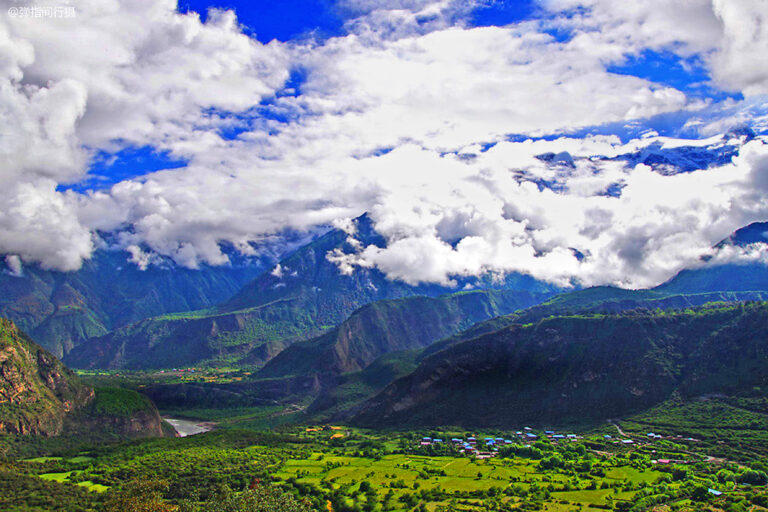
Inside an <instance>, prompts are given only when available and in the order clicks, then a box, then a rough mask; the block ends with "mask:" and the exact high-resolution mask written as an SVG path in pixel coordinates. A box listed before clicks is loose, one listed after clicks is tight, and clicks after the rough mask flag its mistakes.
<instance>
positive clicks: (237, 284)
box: [0, 250, 263, 357]
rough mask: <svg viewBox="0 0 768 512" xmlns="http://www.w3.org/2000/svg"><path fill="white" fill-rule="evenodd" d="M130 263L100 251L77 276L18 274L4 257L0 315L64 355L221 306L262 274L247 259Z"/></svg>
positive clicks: (31, 268) (35, 269) (36, 271)
mask: <svg viewBox="0 0 768 512" xmlns="http://www.w3.org/2000/svg"><path fill="white" fill-rule="evenodd" d="M128 258H129V255H128V253H126V252H122V251H106V250H99V251H96V253H95V254H94V255H93V258H92V259H90V260H88V261H86V262H85V263H84V264H83V267H82V268H81V269H80V270H78V271H77V272H56V271H50V270H43V269H41V268H40V267H39V266H37V265H27V266H25V267H24V268H23V272H22V275H21V276H16V275H13V274H12V273H11V272H10V270H9V269H8V268H7V265H6V264H5V263H2V258H0V290H1V291H2V293H0V315H2V316H5V317H8V318H10V319H12V320H13V321H14V322H16V323H17V324H18V325H19V326H20V327H21V328H22V329H24V330H25V331H27V332H29V333H30V334H31V335H32V336H33V337H34V338H35V339H36V340H39V342H40V344H41V345H42V346H44V347H45V348H46V349H48V350H50V351H51V352H53V353H54V354H55V355H56V356H58V357H61V356H62V355H63V354H64V353H66V352H68V351H69V350H71V349H72V348H73V347H74V346H76V345H78V344H79V343H81V342H82V341H84V340H86V339H88V338H92V337H94V336H102V335H104V334H106V333H107V332H108V331H110V330H112V329H115V328H118V327H122V326H125V325H128V324H130V323H133V322H136V321H139V320H141V319H143V318H147V317H149V316H155V315H159V314H163V313H170V312H177V311H188V310H191V309H200V308H205V307H209V306H211V305H213V304H217V303H219V302H222V301H224V300H226V299H228V298H230V297H231V296H232V295H234V294H235V293H236V292H237V291H238V290H239V289H240V288H241V287H242V285H243V284H245V283H247V282H248V281H250V280H251V279H253V278H254V277H255V276H256V275H258V274H259V273H260V272H261V271H262V270H263V266H262V265H261V264H259V263H258V262H250V261H246V260H243V261H241V262H239V263H238V264H236V265H233V266H231V267H209V266H204V267H202V268H201V269H199V270H190V269H185V268H180V267H178V266H177V265H175V264H173V263H172V262H170V261H166V262H165V263H164V264H163V265H161V266H154V265H153V266H150V267H149V268H147V270H140V269H139V268H138V267H136V265H134V264H133V263H130V262H129V261H128Z"/></svg>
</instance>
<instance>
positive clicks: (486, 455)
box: [418, 427, 698, 465]
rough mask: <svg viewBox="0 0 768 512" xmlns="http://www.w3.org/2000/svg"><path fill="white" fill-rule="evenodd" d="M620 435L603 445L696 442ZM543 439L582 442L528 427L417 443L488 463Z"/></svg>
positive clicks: (671, 461) (662, 460) (575, 437)
mask: <svg viewBox="0 0 768 512" xmlns="http://www.w3.org/2000/svg"><path fill="white" fill-rule="evenodd" d="M619 433H620V435H621V437H619V438H616V437H614V436H612V435H610V434H605V435H603V439H605V441H606V442H611V443H613V444H617V445H627V446H630V445H632V446H642V445H649V446H650V445H651V443H652V442H653V441H661V440H670V441H675V442H680V441H687V442H697V441H698V439H694V438H692V437H683V436H682V435H676V436H672V435H662V434H657V433H654V432H648V433H647V434H646V435H645V437H644V438H642V437H639V436H635V437H630V436H628V435H627V434H625V433H624V432H622V431H619ZM542 439H546V440H548V441H549V442H550V443H552V444H555V445H556V444H558V443H562V442H573V441H577V440H581V439H582V436H580V435H577V434H572V433H568V434H565V433H559V432H557V431H555V430H545V431H543V432H539V431H534V429H533V428H531V427H524V428H523V429H522V430H518V431H515V432H514V435H508V436H507V437H484V438H482V439H481V438H480V436H474V435H472V436H467V437H466V438H459V437H453V438H451V439H450V440H448V439H445V440H444V439H441V438H433V437H422V438H421V440H420V441H419V442H418V446H419V447H422V448H426V447H430V446H441V445H450V446H452V447H453V448H454V449H455V450H456V451H457V452H458V453H460V454H464V455H467V456H470V457H474V458H476V459H491V458H494V457H496V456H497V455H498V453H499V449H500V448H502V447H504V446H509V445H513V444H519V443H521V442H523V443H525V444H524V447H530V446H531V444H530V443H534V442H536V441H539V440H542ZM654 451H655V450H654ZM651 463H652V464H659V465H669V464H689V461H687V460H680V459H665V458H659V459H652V460H651Z"/></svg>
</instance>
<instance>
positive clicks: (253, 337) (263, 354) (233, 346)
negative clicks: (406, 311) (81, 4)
mask: <svg viewBox="0 0 768 512" xmlns="http://www.w3.org/2000/svg"><path fill="white" fill-rule="evenodd" d="M354 225H355V229H354V233H353V234H350V233H347V232H345V231H342V230H332V231H330V232H328V233H326V234H325V235H323V236H322V237H320V238H318V239H317V240H315V241H313V242H312V243H310V244H307V245H305V246H303V247H302V248H300V249H299V250H297V251H296V252H294V253H293V254H291V255H290V256H288V257H286V258H285V259H283V260H282V261H281V262H280V263H279V264H278V265H276V266H275V267H274V268H273V269H272V270H271V271H269V272H265V273H263V274H261V275H260V276H259V277H257V278H256V279H255V280H253V281H252V282H251V283H250V284H248V285H247V286H245V287H244V288H243V289H242V290H241V291H240V292H239V293H238V294H237V295H235V296H234V297H233V298H232V299H231V300H229V301H227V302H225V303H224V304H222V305H220V306H218V307H215V308H210V309H207V310H202V311H192V312H188V313H181V314H174V315H165V316H161V317H157V318H152V319H148V320H145V321H142V322H139V323H137V324H134V325H131V326H128V327H125V328H122V329H118V330H116V331H114V332H111V333H109V334H107V335H105V336H101V337H98V338H93V339H91V340H89V341H88V342H87V343H84V344H82V345H81V346H79V347H77V348H76V349H75V350H73V351H72V352H71V353H69V354H68V355H67V357H66V358H65V361H66V362H67V364H69V365H71V366H73V367H77V368H94V367H95V368H162V367H173V366H184V365H192V364H200V363H206V362H208V363H212V362H216V363H220V362H226V363H241V364H254V365H261V364H264V363H265V362H267V361H269V360H270V359H271V358H272V357H274V356H275V355H276V354H277V353H279V352H280V351H281V350H282V349H284V348H285V347H287V346H288V345H290V344H292V343H294V342H296V341H301V340H306V339H309V338H312V337H315V336H318V335H320V334H322V333H323V332H324V331H327V330H328V329H331V328H333V327H336V326H337V325H339V324H340V323H341V322H343V321H344V320H345V319H346V318H347V317H349V315H350V314H352V312H354V311H355V310H356V309H358V308H360V307H361V306H364V305H366V304H370V303H372V302H376V301H379V300H388V299H397V298H404V297H411V296H417V295H423V296H430V297H436V296H440V295H443V294H446V293H450V292H452V291H455V289H450V288H446V287H442V286H437V285H423V286H411V285H408V284H406V283H404V282H401V281H391V280H389V279H387V277H386V276H385V275H384V274H382V273H381V272H380V271H378V270H376V269H367V268H359V269H355V271H354V272H351V273H344V272H342V271H341V270H340V269H339V267H338V265H337V264H336V263H334V262H332V261H330V260H329V259H328V254H329V253H331V252H332V251H342V252H352V251H354V250H355V249H356V247H357V246H358V245H359V244H364V245H370V244H374V245H375V244H382V243H383V240H382V239H381V237H380V236H379V235H378V234H377V233H376V232H375V230H374V228H373V224H372V221H371V220H370V219H369V218H368V216H366V215H363V216H361V217H359V218H358V219H356V220H355V222H354ZM353 237H354V238H353ZM468 285H469V286H474V287H476V288H498V289H515V290H522V291H525V292H531V293H534V294H546V293H551V291H552V290H554V289H555V288H554V287H553V286H551V285H547V284H545V283H540V282H538V281H536V280H534V279H532V278H530V277H527V276H521V275H510V276H507V278H506V279H505V280H504V281H502V282H494V281H492V280H490V278H488V279H468V280H465V281H462V282H460V283H458V286H457V287H456V288H457V289H461V288H462V287H464V286H468Z"/></svg>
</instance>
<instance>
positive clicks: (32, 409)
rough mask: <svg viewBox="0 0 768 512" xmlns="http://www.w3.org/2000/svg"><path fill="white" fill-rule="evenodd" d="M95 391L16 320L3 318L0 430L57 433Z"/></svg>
mask: <svg viewBox="0 0 768 512" xmlns="http://www.w3.org/2000/svg"><path fill="white" fill-rule="evenodd" d="M93 399H94V391H93V389H91V388H89V387H88V386H86V385H84V384H83V383H82V382H81V381H80V380H79V379H78V378H77V376H76V375H75V374H74V373H72V371H70V370H69V369H68V368H66V367H65V366H64V365H63V364H61V362H59V360H58V359H56V358H55V357H54V356H53V355H52V354H50V353H49V352H47V351H46V350H44V349H43V348H41V347H39V346H38V345H36V344H35V343H34V342H33V341H32V340H30V339H29V338H28V337H27V336H26V335H25V334H24V333H22V332H21V331H20V330H19V329H18V328H17V327H16V326H15V325H14V324H13V323H12V322H10V321H8V320H5V319H0V432H7V433H11V434H44V435H57V434H59V433H61V431H62V428H63V425H64V416H65V415H66V414H68V413H71V412H73V411H76V410H78V409H81V408H83V407H86V406H87V405H88V404H89V403H91V402H92V401H93Z"/></svg>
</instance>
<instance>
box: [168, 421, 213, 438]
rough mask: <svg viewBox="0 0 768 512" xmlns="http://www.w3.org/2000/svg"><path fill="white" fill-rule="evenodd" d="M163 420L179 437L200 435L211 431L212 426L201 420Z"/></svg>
mask: <svg viewBox="0 0 768 512" xmlns="http://www.w3.org/2000/svg"><path fill="white" fill-rule="evenodd" d="M163 419H164V420H165V421H167V422H168V423H169V424H170V425H171V426H172V427H173V428H174V430H176V432H177V433H178V434H179V437H187V436H194V435H195V434H202V433H203V432H209V431H211V430H213V425H211V424H210V423H207V422H205V421H201V420H180V419H177V418H165V417H164V418H163Z"/></svg>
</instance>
